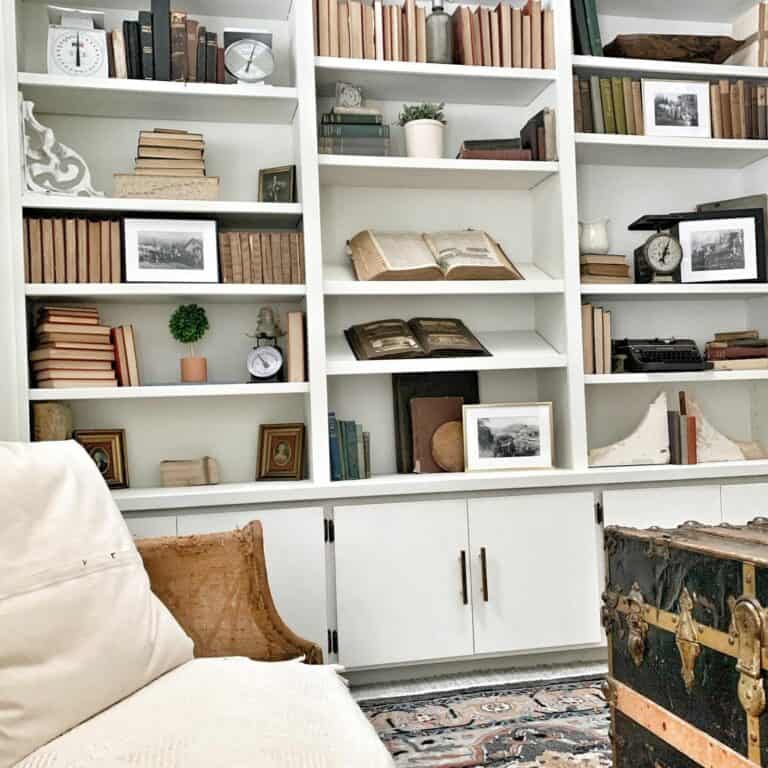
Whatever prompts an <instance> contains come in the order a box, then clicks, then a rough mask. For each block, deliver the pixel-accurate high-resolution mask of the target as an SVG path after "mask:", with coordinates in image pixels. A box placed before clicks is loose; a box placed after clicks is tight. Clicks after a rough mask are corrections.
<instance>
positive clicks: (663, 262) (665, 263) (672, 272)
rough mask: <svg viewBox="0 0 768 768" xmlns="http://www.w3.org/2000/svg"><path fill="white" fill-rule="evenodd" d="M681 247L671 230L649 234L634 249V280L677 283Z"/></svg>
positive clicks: (681, 252) (681, 258) (681, 257)
mask: <svg viewBox="0 0 768 768" xmlns="http://www.w3.org/2000/svg"><path fill="white" fill-rule="evenodd" d="M682 260H683V247H682V246H681V245H680V240H678V238H677V237H675V236H674V235H673V234H672V233H671V232H657V233H655V234H653V235H651V236H650V237H649V238H648V239H647V240H646V241H645V242H644V243H643V244H642V245H641V246H640V247H639V248H638V249H637V250H636V251H635V282H637V283H679V282H680V264H681V262H682Z"/></svg>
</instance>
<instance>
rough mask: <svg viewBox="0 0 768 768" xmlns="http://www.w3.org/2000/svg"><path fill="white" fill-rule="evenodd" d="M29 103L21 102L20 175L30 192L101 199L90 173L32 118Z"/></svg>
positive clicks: (49, 132) (65, 146) (71, 151)
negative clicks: (21, 161)
mask: <svg viewBox="0 0 768 768" xmlns="http://www.w3.org/2000/svg"><path fill="white" fill-rule="evenodd" d="M34 108H35V105H34V103H33V102H31V101H23V100H22V102H21V116H22V123H23V129H24V131H23V135H24V175H25V177H26V183H27V189H29V190H30V191H31V192H44V193H48V194H50V193H53V194H57V195H79V196H85V197H94V196H103V194H104V193H103V192H98V191H97V190H95V189H94V188H93V185H92V184H91V172H90V171H89V170H88V166H87V165H86V164H85V160H83V158H82V157H80V155H78V154H77V152H75V150H74V149H71V148H70V147H68V146H67V145H66V144H62V143H61V142H60V141H57V140H56V137H55V136H54V134H53V131H52V130H51V129H50V128H46V127H45V126H44V125H42V124H41V123H40V122H39V121H38V120H37V118H36V117H35V115H34Z"/></svg>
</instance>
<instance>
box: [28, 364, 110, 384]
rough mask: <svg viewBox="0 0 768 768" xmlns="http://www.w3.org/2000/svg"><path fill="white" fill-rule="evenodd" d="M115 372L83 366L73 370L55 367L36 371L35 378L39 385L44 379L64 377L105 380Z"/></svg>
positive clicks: (50, 379)
mask: <svg viewBox="0 0 768 768" xmlns="http://www.w3.org/2000/svg"><path fill="white" fill-rule="evenodd" d="M113 376H114V373H112V372H111V371H107V372H106V373H105V371H104V370H96V371H90V370H85V369H82V368H74V369H71V370H64V371H60V370H55V369H50V368H48V369H44V370H39V371H36V372H35V379H36V380H37V382H38V385H40V383H41V382H43V381H61V380H63V379H70V380H80V379H84V380H91V381H92V380H94V379H96V380H98V381H104V380H106V379H111V378H113Z"/></svg>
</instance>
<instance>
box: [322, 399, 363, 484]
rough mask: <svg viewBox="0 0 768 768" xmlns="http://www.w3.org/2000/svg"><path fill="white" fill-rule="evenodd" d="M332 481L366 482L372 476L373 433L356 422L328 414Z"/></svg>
mask: <svg viewBox="0 0 768 768" xmlns="http://www.w3.org/2000/svg"><path fill="white" fill-rule="evenodd" d="M328 434H329V440H330V457H331V480H364V479H367V478H369V477H370V476H371V433H370V432H364V431H363V426H362V424H358V423H357V422H356V421H342V420H341V419H337V418H336V414H335V413H333V412H331V413H329V414H328Z"/></svg>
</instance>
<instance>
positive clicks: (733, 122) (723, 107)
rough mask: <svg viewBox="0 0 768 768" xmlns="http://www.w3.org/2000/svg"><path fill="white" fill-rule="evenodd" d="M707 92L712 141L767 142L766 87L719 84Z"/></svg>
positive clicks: (743, 83)
mask: <svg viewBox="0 0 768 768" xmlns="http://www.w3.org/2000/svg"><path fill="white" fill-rule="evenodd" d="M709 92H710V107H711V112H712V137H713V138H715V139H767V138H768V87H767V86H765V85H758V84H757V83H749V82H745V81H744V80H735V81H729V80H720V81H719V82H717V83H711V84H710V86H709Z"/></svg>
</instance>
